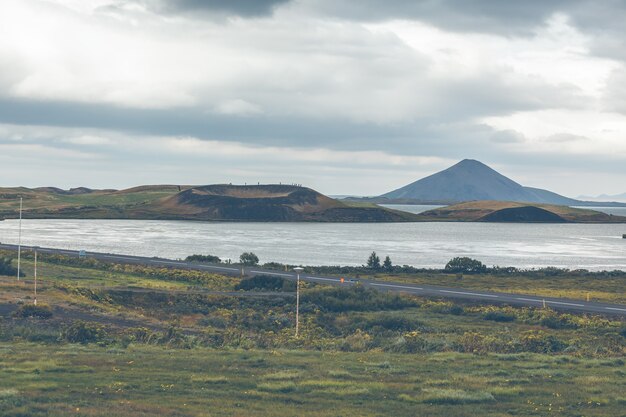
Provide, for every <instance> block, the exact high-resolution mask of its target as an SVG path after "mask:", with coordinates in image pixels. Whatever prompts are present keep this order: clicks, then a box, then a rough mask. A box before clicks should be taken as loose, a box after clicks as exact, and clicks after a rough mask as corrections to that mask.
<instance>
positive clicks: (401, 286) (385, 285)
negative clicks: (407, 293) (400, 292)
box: [369, 282, 423, 290]
mask: <svg viewBox="0 0 626 417" xmlns="http://www.w3.org/2000/svg"><path fill="white" fill-rule="evenodd" d="M369 285H375V286H377V287H390V288H406V289H409V290H423V288H420V287H407V286H406V285H393V284H376V283H374V282H372V283H371V284H369Z"/></svg>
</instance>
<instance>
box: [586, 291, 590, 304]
mask: <svg viewBox="0 0 626 417" xmlns="http://www.w3.org/2000/svg"><path fill="white" fill-rule="evenodd" d="M589 296H590V293H587V302H589Z"/></svg>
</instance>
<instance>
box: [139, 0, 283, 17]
mask: <svg viewBox="0 0 626 417" xmlns="http://www.w3.org/2000/svg"><path fill="white" fill-rule="evenodd" d="M289 1H290V0H157V1H156V2H154V1H153V2H152V3H151V5H152V6H156V7H157V9H158V10H159V11H161V12H165V13H197V12H217V13H224V14H228V15H238V16H244V17H254V16H266V15H271V14H272V12H273V11H274V9H275V8H276V7H279V6H281V5H283V4H286V3H288V2H289Z"/></svg>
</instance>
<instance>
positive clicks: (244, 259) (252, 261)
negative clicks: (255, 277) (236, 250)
mask: <svg viewBox="0 0 626 417" xmlns="http://www.w3.org/2000/svg"><path fill="white" fill-rule="evenodd" d="M239 262H241V263H242V264H244V265H249V266H254V265H258V264H259V257H258V256H256V255H255V254H254V253H252V252H244V253H242V254H241V255H240V256H239Z"/></svg>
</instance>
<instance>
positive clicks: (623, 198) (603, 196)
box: [578, 193, 626, 203]
mask: <svg viewBox="0 0 626 417" xmlns="http://www.w3.org/2000/svg"><path fill="white" fill-rule="evenodd" d="M578 198H579V199H580V200H590V201H620V202H623V203H624V202H626V193H622V194H614V195H607V194H601V195H599V196H597V197H589V196H580V197H578Z"/></svg>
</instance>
